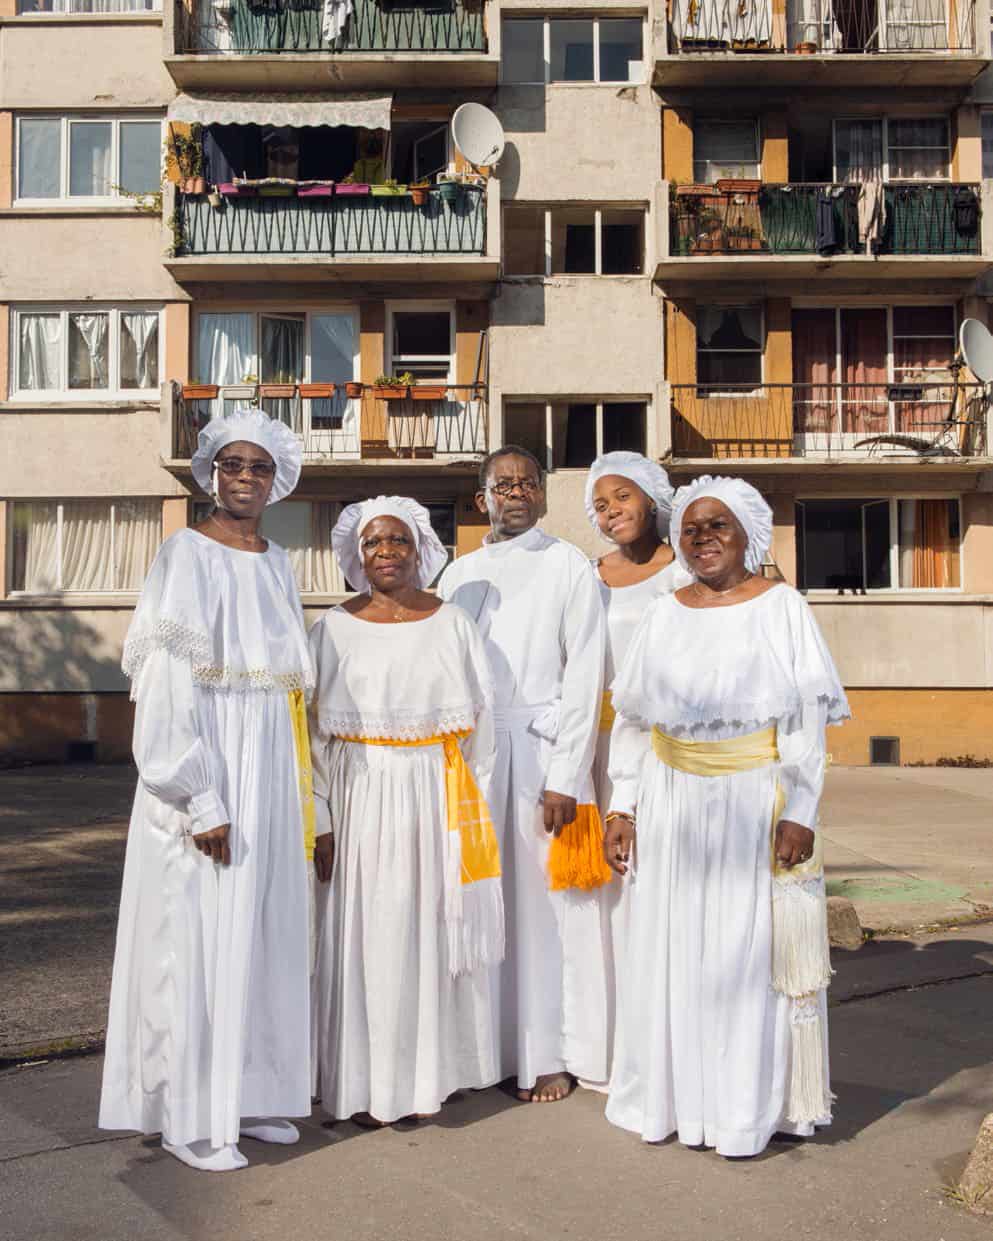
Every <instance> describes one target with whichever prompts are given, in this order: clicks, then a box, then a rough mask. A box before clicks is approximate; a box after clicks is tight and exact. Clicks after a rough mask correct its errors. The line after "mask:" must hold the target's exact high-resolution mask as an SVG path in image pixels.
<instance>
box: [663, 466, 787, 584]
mask: <svg viewBox="0 0 993 1241" xmlns="http://www.w3.org/2000/svg"><path fill="white" fill-rule="evenodd" d="M703 496H709V497H710V499H712V500H719V501H720V502H721V504H723V505H724V506H725V507H726V508H728V509H730V510H731V512H732V513H733V514H734V515H735V517H737V519H738V521H739V522H741V525H742V528H743V529H744V531H745V534H746V535H747V536H748V545H747V547H746V548H745V568H746V569H748V571H749V572H750V573H758V571H759V569H760V568H761V567H762V562H763V560H765V557H766V554H767V552H768V551H769V548H770V547H771V546H772V509H771V508H770V507H769V505H768V504H766V502H765V500H763V498H762V496H761V495H760V494H759V492H758V491H756V490H755V488H754V487H753V486H752V485H751V483H746V482H745V480H744V479H743V478H725V477H722V476H720V475H718V476H717V477H714V478H712V477H711V476H710V475H709V474H704V475H703V476H702V477H701V478H698V479H696V481H695V482H692V483H688V484H687V486H685V487H680V488H679V490H678V491H677V492H676V498H675V500H674V501H673V505H672V546H673V550H674V551H675V553H676V556H677V557H678V558H679V563H680V564H681V565H682V566H683V568H684V569H686V570H687V572H689V573H692V572H693V570H692V568H691V567H690V565H689V564H688V563H687V561H686V557H685V556H684V555H683V553H682V551H681V550H680V547H679V532H680V529H681V528H682V524H683V514H684V513H685V512H686V510H687V509H688V508H689V506H690V505H691V504H693V503H694V501H696V500H699V499H700V498H701V497H703Z"/></svg>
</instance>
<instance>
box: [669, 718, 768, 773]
mask: <svg viewBox="0 0 993 1241" xmlns="http://www.w3.org/2000/svg"><path fill="white" fill-rule="evenodd" d="M652 749H653V750H654V751H655V757H656V758H657V759H658V760H659V761H660V762H663V763H665V765H666V766H667V767H675V769H676V770H677V771H685V772H686V774H687V775H690V776H733V775H734V774H735V772H738V771H753V770H754V769H755V768H756V767H768V766H769V764H770V763H778V762H779V750H778V748H777V746H776V730H775V728H774V727H773V728H763V729H762V730H761V731H760V732H757V733H747V734H746V735H745V736H744V737H729V738H728V739H727V740H726V741H683V740H682V739H681V738H679V737H670V736H669V734H668V733H664V732H662V730H661V729H660V728H658V727H657V726H656V727H655V728H653V729H652Z"/></svg>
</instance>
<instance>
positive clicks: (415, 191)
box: [410, 181, 431, 207]
mask: <svg viewBox="0 0 993 1241" xmlns="http://www.w3.org/2000/svg"><path fill="white" fill-rule="evenodd" d="M430 190H431V186H430V183H429V182H427V181H416V182H414V183H413V184H412V185H411V187H410V197H411V198H412V199H413V200H414V206H415V207H424V206H426V205H427V201H428V194H429V192H430Z"/></svg>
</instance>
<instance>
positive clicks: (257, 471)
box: [214, 457, 276, 478]
mask: <svg viewBox="0 0 993 1241" xmlns="http://www.w3.org/2000/svg"><path fill="white" fill-rule="evenodd" d="M214 464H215V465H216V466H217V468H218V469H219V470H220V471H221V473H222V474H223V475H224V476H225V478H237V477H238V475H239V474H244V472H245V471H246V470H247V471H248V472H249V474H251V476H252V477H253V478H272V476H273V474H275V473H276V466H275V465H274V463H273V462H272V461H245V460H244V458H242V457H219V458H218V459H217V460H216V461H215V462H214Z"/></svg>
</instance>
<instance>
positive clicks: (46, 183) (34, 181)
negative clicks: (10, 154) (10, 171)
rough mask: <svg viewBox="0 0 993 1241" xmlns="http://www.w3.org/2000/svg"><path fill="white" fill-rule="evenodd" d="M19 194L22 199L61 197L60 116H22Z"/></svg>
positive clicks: (18, 179) (19, 150)
mask: <svg viewBox="0 0 993 1241" xmlns="http://www.w3.org/2000/svg"><path fill="white" fill-rule="evenodd" d="M17 130H18V135H19V136H18V146H17V193H18V195H19V197H21V198H58V197H59V194H60V192H61V188H60V187H61V173H60V171H59V165H60V163H61V158H62V122H61V121H60V120H59V118H58V117H41V116H37V117H22V118H21V120H20V122H19V124H18V126H17Z"/></svg>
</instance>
